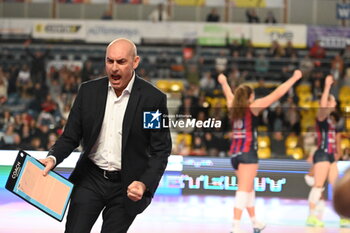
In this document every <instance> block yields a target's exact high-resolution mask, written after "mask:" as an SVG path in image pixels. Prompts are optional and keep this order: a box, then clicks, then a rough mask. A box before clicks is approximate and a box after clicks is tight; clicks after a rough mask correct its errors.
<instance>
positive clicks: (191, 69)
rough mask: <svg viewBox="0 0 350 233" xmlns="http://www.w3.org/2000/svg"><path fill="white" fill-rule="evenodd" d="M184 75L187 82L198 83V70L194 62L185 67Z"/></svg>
mask: <svg viewBox="0 0 350 233" xmlns="http://www.w3.org/2000/svg"><path fill="white" fill-rule="evenodd" d="M185 77H186V80H187V81H188V83H189V84H195V85H198V84H199V71H198V69H197V66H196V65H195V64H189V65H187V66H186V67H185Z"/></svg>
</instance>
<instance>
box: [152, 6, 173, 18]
mask: <svg viewBox="0 0 350 233" xmlns="http://www.w3.org/2000/svg"><path fill="white" fill-rule="evenodd" d="M148 18H149V19H150V20H152V22H163V21H168V20H169V18H170V14H169V9H168V10H167V9H165V7H164V5H163V4H158V6H157V8H156V9H154V10H153V11H152V12H151V14H150V15H149V17H148Z"/></svg>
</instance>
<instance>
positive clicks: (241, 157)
mask: <svg viewBox="0 0 350 233" xmlns="http://www.w3.org/2000/svg"><path fill="white" fill-rule="evenodd" d="M240 163H248V164H249V163H258V153H257V151H249V152H240V153H237V154H233V155H232V157H231V165H232V167H233V168H234V169H235V170H237V169H238V165H239V164H240Z"/></svg>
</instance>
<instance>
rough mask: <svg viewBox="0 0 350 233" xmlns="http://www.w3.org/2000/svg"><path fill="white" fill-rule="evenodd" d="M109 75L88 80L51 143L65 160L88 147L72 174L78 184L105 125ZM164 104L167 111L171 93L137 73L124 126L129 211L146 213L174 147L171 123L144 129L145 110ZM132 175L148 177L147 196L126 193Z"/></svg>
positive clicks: (124, 177)
mask: <svg viewBox="0 0 350 233" xmlns="http://www.w3.org/2000/svg"><path fill="white" fill-rule="evenodd" d="M107 90H108V78H107V77H104V78H101V79H97V80H92V81H88V82H85V83H83V84H82V85H81V87H80V89H79V92H78V95H77V97H76V99H75V101H74V104H73V107H72V109H71V112H70V115H69V117H68V121H67V124H66V126H65V129H64V132H63V134H62V136H61V137H60V138H59V139H58V140H57V142H56V143H55V145H54V146H53V147H52V148H51V149H50V151H49V155H53V156H55V158H56V159H57V163H56V164H59V163H60V162H62V161H63V160H64V159H65V158H66V157H68V155H69V154H70V153H71V152H72V151H73V150H74V149H75V148H76V147H78V146H79V144H80V143H81V144H82V146H83V152H82V154H81V156H80V158H79V160H78V162H77V164H76V167H75V169H74V171H73V172H72V174H71V177H70V179H71V180H72V182H73V183H75V184H78V183H79V178H80V177H81V176H84V172H82V171H84V166H86V161H87V159H89V158H88V154H89V153H90V151H91V148H92V146H93V145H94V143H95V141H96V139H97V137H98V135H99V133H100V129H101V126H102V121H103V118H104V112H105V107H106V100H107ZM150 108H151V109H153V110H152V111H156V110H157V109H159V110H160V111H163V112H162V113H163V114H167V109H166V96H165V94H164V93H162V92H161V91H159V90H158V89H157V88H155V87H154V86H152V85H151V84H150V83H148V82H146V81H145V80H143V79H141V78H140V77H137V76H136V77H135V82H134V85H133V88H132V90H131V94H130V97H129V102H128V105H127V108H126V111H125V115H124V120H123V131H122V135H123V136H122V170H121V177H122V186H123V193H124V204H125V207H126V210H127V211H128V213H129V214H131V215H135V214H138V213H141V212H142V211H143V210H144V209H145V208H146V207H147V206H148V205H149V204H150V202H151V199H152V197H153V194H154V192H155V191H156V189H157V186H158V184H159V181H160V179H161V177H162V175H163V172H164V170H165V167H166V165H167V161H168V156H169V155H170V152H171V138H170V133H169V129H161V130H156V129H153V130H150V129H143V111H145V110H146V109H148V110H149V109H150ZM133 181H141V182H143V183H144V184H145V185H146V187H147V190H146V192H145V193H144V196H143V198H142V200H140V201H137V202H133V201H131V200H130V199H129V198H128V197H127V195H126V190H127V187H128V186H129V185H130V184H131V183H132V182H133Z"/></svg>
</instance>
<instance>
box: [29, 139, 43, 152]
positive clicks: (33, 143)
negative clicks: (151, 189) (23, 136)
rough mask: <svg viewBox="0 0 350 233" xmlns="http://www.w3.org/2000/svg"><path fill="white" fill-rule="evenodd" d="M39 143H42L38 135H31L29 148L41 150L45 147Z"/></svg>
mask: <svg viewBox="0 0 350 233" xmlns="http://www.w3.org/2000/svg"><path fill="white" fill-rule="evenodd" d="M41 144H42V143H41V140H40V138H39V137H33V138H32V140H31V141H30V148H31V150H36V151H43V150H45V148H44V147H43V146H42V145H41Z"/></svg>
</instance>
